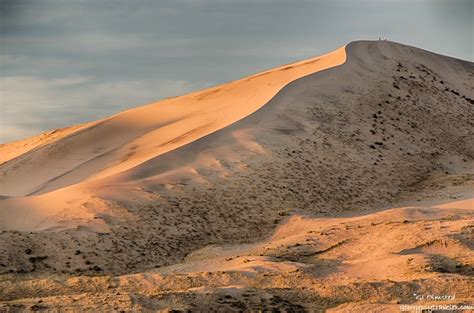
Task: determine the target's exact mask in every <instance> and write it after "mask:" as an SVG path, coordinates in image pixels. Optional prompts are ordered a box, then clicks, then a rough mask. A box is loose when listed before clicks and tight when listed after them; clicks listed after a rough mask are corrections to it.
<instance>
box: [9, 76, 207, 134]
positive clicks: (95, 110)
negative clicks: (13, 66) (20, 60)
mask: <svg viewBox="0 0 474 313" xmlns="http://www.w3.org/2000/svg"><path fill="white" fill-rule="evenodd" d="M210 84H211V83H210V82H193V83H191V82H189V81H185V80H162V79H155V80H131V81H128V80H123V81H113V82H97V81H95V79H94V78H93V77H84V76H76V77H64V78H55V79H44V78H40V77H33V76H9V77H2V78H0V86H1V89H2V99H1V100H2V106H1V111H0V112H1V124H0V142H8V141H12V140H17V139H21V138H23V137H25V136H32V135H35V134H37V133H39V132H43V131H46V130H49V129H55V128H61V127H65V126H69V125H71V124H77V123H82V122H85V121H88V120H95V119H98V118H101V117H104V116H108V115H110V114H113V113H114V112H118V111H121V110H123V109H126V108H130V107H133V106H138V105H142V104H146V103H150V102H154V101H157V100H159V99H162V98H165V97H170V96H176V95H181V94H184V93H187V92H191V91H194V90H197V89H200V88H204V87H207V86H209V85H210Z"/></svg>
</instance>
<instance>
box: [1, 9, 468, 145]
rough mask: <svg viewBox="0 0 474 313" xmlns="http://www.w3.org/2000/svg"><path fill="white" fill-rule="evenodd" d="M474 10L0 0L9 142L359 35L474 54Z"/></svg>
mask: <svg viewBox="0 0 474 313" xmlns="http://www.w3.org/2000/svg"><path fill="white" fill-rule="evenodd" d="M408 7H409V8H410V10H407V8H408ZM472 10H473V2H472V1H470V0H452V1H443V0H420V1H412V0H399V1H392V0H385V1H380V0H361V1H357V2H354V1H349V0H334V1H318V0H315V1H310V0H297V1H283V0H273V1H270V0H252V1H250V0H232V1H231V0H226V1H218V0H173V1H171V0H170V1H167V0H164V1H146V0H138V1H126V0H115V1H79V0H77V1H59V0H42V1H34V0H15V1H10V0H0V14H1V16H0V23H1V26H2V27H1V30H0V36H1V37H0V38H1V42H0V47H1V50H0V60H1V77H0V83H1V85H0V88H1V98H0V101H1V103H0V105H1V107H0V114H1V116H0V142H6V141H11V140H16V139H20V138H23V137H25V136H30V135H34V134H36V133H38V132H42V131H45V130H48V129H53V128H57V127H64V126H67V125H69V124H71V123H81V122H85V121H88V120H93V119H97V118H100V117H104V116H107V115H110V114H113V113H116V112H117V111H119V110H122V109H125V108H129V107H133V106H136V105H140V104H143V103H147V102H150V101H155V100H158V99H161V98H164V97H168V96H175V95H180V94H182V93H186V92H189V91H192V90H196V89H200V88H204V87H207V86H210V85H213V84H218V83H222V82H225V81H229V80H234V79H237V78H239V77H242V76H244V75H248V74H252V73H255V72H258V71H261V70H264V69H267V68H270V67H273V66H277V65H279V64H284V63H288V62H291V61H294V60H298V59H302V58H307V57H311V56H314V55H318V54H321V53H324V52H327V51H329V50H332V49H334V48H337V47H339V46H341V45H343V44H346V43H347V42H349V41H352V40H357V39H376V38H378V37H379V36H382V37H388V38H389V39H391V40H394V41H399V42H404V43H408V44H412V45H415V46H419V47H423V48H425V49H429V50H433V51H436V52H439V53H443V54H448V55H452V56H456V57H460V58H464V59H470V60H472V59H473V58H474V57H473V51H472V38H473V33H472V32H473V30H472V23H473V20H472V19H473V18H472Z"/></svg>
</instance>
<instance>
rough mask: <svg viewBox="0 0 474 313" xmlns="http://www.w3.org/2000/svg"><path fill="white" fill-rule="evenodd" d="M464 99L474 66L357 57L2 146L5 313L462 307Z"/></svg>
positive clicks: (468, 269)
mask: <svg viewBox="0 0 474 313" xmlns="http://www.w3.org/2000/svg"><path fill="white" fill-rule="evenodd" d="M472 86H474V64H473V63H470V62H466V61H462V60H457V59H453V58H449V57H446V56H441V55H437V54H434V53H431V52H428V51H424V50H421V49H418V48H414V47H410V46H406V45H402V44H398V43H393V42H386V41H376V42H370V41H359V42H353V43H350V44H348V45H347V46H345V47H342V48H340V49H338V50H336V51H334V52H331V53H329V54H326V55H324V56H320V57H316V58H312V59H309V60H305V61H300V62H297V63H294V64H290V65H286V66H281V67H278V68H275V69H273V70H269V71H266V72H263V73H260V74H256V75H253V76H250V77H248V78H243V79H240V80H237V81H234V82H231V83H228V84H224V85H221V86H216V87H213V88H210V89H207V90H204V91H200V92H195V93H192V94H189V95H185V96H182V97H177V98H171V99H166V100H163V101H160V102H157V103H153V104H149V105H146V106H142V107H137V108H134V109H131V110H128V111H124V112H121V113H119V114H116V115H114V116H111V117H109V118H105V119H103V120H100V121H96V122H92V123H88V124H84V125H79V126H75V127H71V128H67V129H64V130H59V131H56V132H49V133H45V134H44V135H39V136H36V137H33V138H30V139H25V140H23V141H19V142H15V143H10V144H6V145H2V146H0V153H1V155H2V157H1V159H0V160H1V161H2V162H3V163H2V164H1V165H0V175H1V185H0V194H1V195H2V199H0V230H2V231H1V232H0V237H1V240H0V250H1V251H2V252H3V253H1V254H0V274H1V275H3V276H2V277H5V278H4V280H2V281H1V282H0V284H2V285H1V286H2V288H0V289H1V290H2V292H3V293H0V300H2V301H3V304H4V307H5V308H13V307H14V305H22V306H23V307H22V308H25V309H27V308H28V309H34V308H35V305H36V306H41V305H43V306H44V307H46V308H69V309H74V308H77V306H83V307H90V308H91V309H100V308H104V307H106V306H109V309H114V308H115V307H117V308H121V309H125V310H130V309H132V310H133V309H149V310H158V309H166V308H168V309H193V308H194V309H196V310H202V311H206V310H208V309H209V308H210V307H212V303H217V302H218V303H220V304H221V305H222V306H223V307H225V308H228V310H227V311H232V310H239V309H248V310H250V309H253V310H257V309H259V308H262V307H263V306H265V307H267V308H269V309H270V308H275V309H277V308H278V309H282V310H283V309H285V310H293V311H297V312H298V311H305V310H309V311H314V310H323V309H330V308H332V309H335V310H341V311H344V310H345V311H361V312H362V311H367V310H369V311H370V310H372V311H382V310H386V311H391V310H392V311H393V310H398V309H399V306H398V305H397V303H396V302H397V301H398V302H400V301H402V302H403V303H416V299H412V296H410V295H413V292H414V291H418V292H425V293H430V292H431V293H446V292H451V291H453V290H454V291H455V292H456V297H457V298H456V299H457V302H456V303H461V302H463V301H464V302H466V301H469V300H472V292H471V291H470V290H471V289H469V286H470V283H472V266H473V257H472V245H471V243H470V242H471V241H472V229H471V228H472V227H471V225H472V223H473V215H472V214H473V210H474V209H473V203H474V201H473V197H474V195H473V194H472V190H473V188H474V179H473V178H474V125H473V123H472V121H473V120H474V110H473V102H474V100H472V99H473V98H474V89H473V87H472ZM456 199H457V200H458V201H455V200H456ZM393 208H396V209H393ZM387 209H390V210H387ZM137 273H140V274H137ZM102 274H104V275H112V277H109V276H100V277H91V276H90V275H102ZM15 275H17V276H15ZM23 275H25V276H23ZM27 275H33V276H31V277H32V279H31V280H30V279H28V278H27V277H26V276H27ZM35 275H39V276H35ZM42 275H43V276H42ZM44 275H53V277H56V276H55V275H59V276H60V277H67V278H66V280H67V283H66V287H64V286H62V287H58V286H57V285H56V282H55V279H56V278H51V279H49V278H47V279H42V277H44ZM62 275H65V276H62ZM78 275H83V276H78ZM84 275H85V276H84ZM76 276H77V277H76ZM61 279H62V278H61ZM38 286H41V289H42V290H44V292H43V293H41V294H38V293H37V292H36V291H35V290H37V289H38ZM91 286H93V287H91ZM102 287H104V288H106V289H107V290H108V291H106V292H100V291H99V289H103V288H102ZM91 288H95V289H94V290H92V289H91ZM288 288H289V289H288ZM58 290H59V291H58ZM135 290H140V291H138V292H136V291H135ZM20 291H21V292H20ZM109 291H110V292H109ZM35 292H36V293H35ZM117 293H120V295H118V294H117ZM72 294H75V295H78V296H77V297H75V298H74V299H73V297H72ZM157 294H160V296H156V295H157ZM39 297H41V298H42V299H43V297H48V301H46V300H43V302H42V303H43V304H39V303H37V301H39ZM390 301H393V302H392V303H389V302H390Z"/></svg>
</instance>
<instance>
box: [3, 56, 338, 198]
mask: <svg viewBox="0 0 474 313" xmlns="http://www.w3.org/2000/svg"><path fill="white" fill-rule="evenodd" d="M345 58H346V56H345V49H344V47H342V48H339V49H338V50H336V51H334V52H331V53H329V54H326V55H323V56H320V57H316V58H313V59H309V60H304V61H300V62H296V63H293V64H289V65H286V66H282V67H278V68H275V69H272V70H269V71H267V72H263V73H259V74H257V75H254V76H250V77H246V78H243V79H240V80H237V81H235V82H231V83H228V84H224V85H220V86H216V87H212V88H209V89H206V90H204V91H200V92H195V93H192V94H189V95H186V96H182V97H176V98H171V99H166V100H163V101H160V102H157V103H152V104H149V105H146V106H142V107H138V108H136V109H131V110H128V111H125V112H122V113H119V114H117V115H114V116H112V117H110V118H106V119H104V120H101V121H98V122H96V123H90V124H89V125H88V126H86V127H81V128H79V129H78V130H77V131H73V132H71V133H69V132H65V133H64V135H63V137H62V138H60V139H56V140H54V142H53V144H49V145H41V146H40V147H39V148H37V149H34V150H33V151H28V152H26V153H23V154H22V155H21V156H18V157H17V158H15V159H14V160H11V161H10V162H7V163H6V164H3V166H2V172H1V174H2V186H1V192H2V194H3V195H4V196H24V195H30V194H40V193H45V192H48V191H52V190H55V189H58V188H61V187H65V186H68V185H71V184H74V183H80V182H83V181H90V180H93V179H97V178H101V177H106V176H110V175H112V174H115V173H119V172H122V171H125V170H127V169H130V168H133V167H135V166H137V165H139V164H141V163H143V162H145V161H147V160H149V159H151V158H154V157H156V156H158V155H160V154H163V153H165V152H168V151H171V150H173V149H176V148H178V147H180V146H182V145H185V144H187V143H189V142H192V141H195V140H197V139H199V138H201V137H203V136H205V135H208V134H210V133H212V132H214V131H216V130H218V129H221V128H223V127H225V126H227V125H230V124H232V123H234V122H236V121H238V120H240V119H242V118H244V117H245V116H248V115H249V114H251V113H253V112H255V111H256V110H258V109H259V108H260V107H262V106H263V105H265V103H267V102H268V101H269V100H270V99H271V98H272V97H273V96H275V94H276V93H277V92H278V91H279V90H281V89H282V88H283V87H284V86H285V85H287V84H288V83H290V82H291V81H294V80H296V79H298V78H301V77H303V76H306V75H309V74H312V73H315V72H318V71H321V70H324V69H326V68H329V67H334V66H337V65H340V64H342V63H344V61H345ZM37 140H38V139H37V138H36V137H35V138H32V139H30V140H29V141H26V143H27V144H28V143H30V142H31V141H37ZM16 145H18V143H16V144H15V143H13V144H10V145H8V146H4V147H2V151H3V152H4V153H5V154H8V153H9V147H10V146H11V149H14V148H15V146H16ZM11 155H12V156H15V154H11ZM3 161H4V162H6V161H8V160H7V159H5V160H3ZM18 164H21V166H18ZM39 165H41V166H39ZM13 169H14V170H13Z"/></svg>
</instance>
